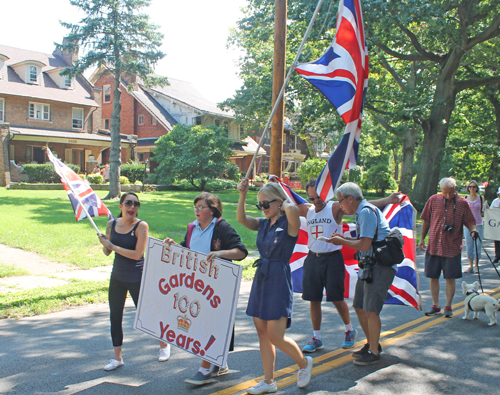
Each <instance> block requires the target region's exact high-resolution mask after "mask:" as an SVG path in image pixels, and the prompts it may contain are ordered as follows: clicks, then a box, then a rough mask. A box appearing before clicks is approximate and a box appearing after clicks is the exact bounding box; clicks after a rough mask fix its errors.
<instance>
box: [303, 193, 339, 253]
mask: <svg viewBox="0 0 500 395" xmlns="http://www.w3.org/2000/svg"><path fill="white" fill-rule="evenodd" d="M332 204H333V202H332V201H331V200H330V201H329V202H327V203H326V205H325V207H323V210H321V211H320V212H319V213H317V212H316V208H315V207H314V205H313V206H312V207H310V208H309V210H308V211H307V217H306V219H307V231H308V233H309V240H308V242H307V247H308V248H309V250H310V251H312V252H320V253H324V252H331V251H336V250H340V249H341V248H342V246H337V245H334V244H331V243H327V242H325V241H320V240H318V237H320V236H323V237H326V238H328V239H329V238H330V236H331V234H332V233H334V232H336V233H340V234H342V224H340V225H339V224H337V222H335V219H334V218H333V215H332Z"/></svg>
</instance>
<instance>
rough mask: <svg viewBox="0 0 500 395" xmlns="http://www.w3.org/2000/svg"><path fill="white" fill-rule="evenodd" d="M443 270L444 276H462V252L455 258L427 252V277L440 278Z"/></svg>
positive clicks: (447, 277) (452, 277) (447, 278)
mask: <svg viewBox="0 0 500 395" xmlns="http://www.w3.org/2000/svg"><path fill="white" fill-rule="evenodd" d="M441 271H442V272H443V278H444V279H446V280H452V279H454V278H461V277H462V254H460V255H457V256H454V257H453V258H445V257H443V256H438V255H431V254H429V253H428V252H426V253H425V277H428V278H439V276H441Z"/></svg>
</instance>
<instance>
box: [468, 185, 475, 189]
mask: <svg viewBox="0 0 500 395" xmlns="http://www.w3.org/2000/svg"><path fill="white" fill-rule="evenodd" d="M470 188H477V185H469V189H470Z"/></svg>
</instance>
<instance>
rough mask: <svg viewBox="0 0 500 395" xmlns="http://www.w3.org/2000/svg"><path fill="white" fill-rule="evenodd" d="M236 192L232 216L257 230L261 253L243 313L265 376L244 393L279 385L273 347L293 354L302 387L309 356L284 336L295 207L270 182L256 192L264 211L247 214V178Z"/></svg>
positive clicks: (290, 300) (310, 363)
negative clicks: (259, 214) (253, 333)
mask: <svg viewBox="0 0 500 395" xmlns="http://www.w3.org/2000/svg"><path fill="white" fill-rule="evenodd" d="M238 190H239V191H240V198H239V200H238V210H237V212H236V217H237V219H238V222H239V223H240V224H242V225H243V226H245V227H246V228H248V229H250V230H253V231H256V232H257V248H258V250H259V254H260V258H259V259H258V260H257V261H256V262H255V263H254V265H256V266H257V271H256V272H255V276H254V279H253V283H252V289H251V291H250V297H249V300H248V307H247V315H248V316H250V317H253V322H254V325H255V328H256V329H257V334H258V336H259V345H260V356H261V359H262V365H263V368H264V380H261V381H260V382H259V383H258V384H257V385H255V386H253V387H251V388H249V389H248V390H247V392H248V393H249V394H265V393H272V392H276V391H277V390H278V387H277V384H276V381H275V380H274V367H275V361H276V347H278V348H279V349H280V350H281V351H283V352H284V353H285V354H287V355H288V356H290V357H291V358H293V360H294V361H295V362H296V363H297V365H298V366H299V371H298V378H297V385H298V387H299V388H304V387H305V386H306V385H307V384H308V383H309V381H310V380H311V371H312V366H313V359H312V358H311V357H304V355H303V354H302V352H301V351H300V348H299V346H298V345H297V343H295V341H293V340H292V339H290V338H288V337H287V336H285V331H286V329H287V328H289V327H290V324H291V321H292V306H293V291H292V274H291V270H290V263H289V262H290V258H291V256H292V253H293V249H294V247H295V243H296V242H297V238H298V235H299V229H300V219H299V209H298V208H297V206H295V205H294V204H293V203H291V202H290V201H289V200H288V198H287V195H286V194H285V192H284V191H283V189H282V187H281V186H280V185H279V184H276V183H273V182H270V183H268V184H266V185H265V186H264V187H262V188H261V189H260V191H259V194H258V201H259V203H258V204H257V207H258V208H259V209H261V210H262V211H263V213H264V215H265V217H266V218H265V219H264V218H254V217H251V216H249V215H246V209H245V205H246V201H245V200H246V195H247V192H248V180H247V179H244V180H243V181H241V182H240V184H239V185H238Z"/></svg>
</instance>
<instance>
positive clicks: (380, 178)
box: [361, 164, 398, 196]
mask: <svg viewBox="0 0 500 395" xmlns="http://www.w3.org/2000/svg"><path fill="white" fill-rule="evenodd" d="M397 187H398V184H397V182H396V180H395V179H394V178H393V177H392V175H391V173H390V172H389V169H388V168H387V166H386V165H384V164H378V165H375V166H372V167H370V168H369V169H368V170H367V171H366V172H365V173H364V174H363V179H362V181H361V188H362V189H363V190H364V191H366V190H368V189H375V190H376V191H377V195H379V196H381V195H385V191H386V190H388V189H396V188H397Z"/></svg>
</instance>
